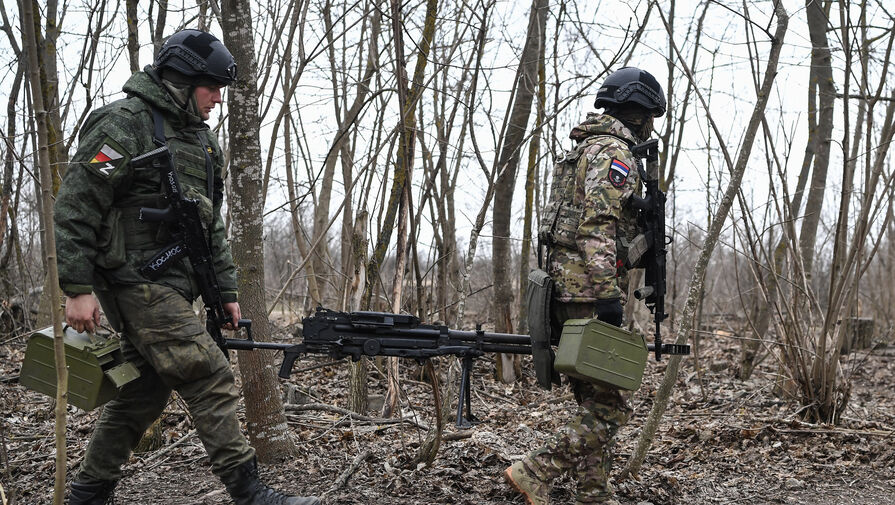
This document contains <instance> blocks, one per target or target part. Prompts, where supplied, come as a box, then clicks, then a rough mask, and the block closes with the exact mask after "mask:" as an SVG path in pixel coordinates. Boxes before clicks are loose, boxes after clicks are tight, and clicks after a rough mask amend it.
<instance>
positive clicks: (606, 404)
mask: <svg viewBox="0 0 895 505" xmlns="http://www.w3.org/2000/svg"><path fill="white" fill-rule="evenodd" d="M593 310H594V308H593V304H589V303H553V306H552V307H551V312H552V314H551V322H552V324H553V325H554V328H553V330H554V331H559V333H561V332H562V322H564V321H566V320H568V319H584V318H591V317H593ZM557 326H558V327H557ZM559 333H557V334H559ZM569 382H570V383H571V386H572V392H573V393H574V394H575V400H576V401H577V402H578V408H577V409H576V411H575V413H574V414H573V416H572V418H571V419H570V420H569V422H568V423H566V424H565V425H564V426H562V427H561V428H560V429H559V430H558V431H557V433H556V434H554V435H553V436H552V437H551V438H550V440H548V441H547V444H546V445H545V446H543V447H541V448H539V449H536V450H535V451H533V452H532V453H531V454H529V455H528V456H527V457H526V458H525V459H523V460H522V461H523V464H524V465H525V466H526V467H527V469H528V470H529V471H530V472H531V473H533V474H535V475H536V476H537V477H538V478H539V479H541V480H543V481H544V482H548V483H549V482H550V481H552V480H553V479H555V478H557V477H559V476H560V475H561V474H563V473H567V472H570V473H572V474H573V475H574V476H575V477H576V480H577V494H576V498H575V500H576V503H577V504H590V503H603V502H605V501H606V500H608V499H609V498H611V496H612V491H611V489H610V488H609V473H610V470H611V469H612V459H613V452H612V451H613V447H614V445H615V444H614V441H615V440H614V439H615V435H616V433H618V429H619V428H620V427H621V426H623V425H624V424H625V423H626V422H628V419H629V418H630V416H631V408H630V406H629V405H628V400H627V394H625V393H623V392H622V391H619V390H618V389H613V388H607V387H604V386H601V385H598V384H594V383H590V382H585V381H581V380H577V379H574V378H571V377H570V378H569Z"/></svg>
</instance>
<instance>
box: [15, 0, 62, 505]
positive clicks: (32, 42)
mask: <svg viewBox="0 0 895 505" xmlns="http://www.w3.org/2000/svg"><path fill="white" fill-rule="evenodd" d="M20 5H21V6H22V25H23V28H24V45H25V49H26V51H27V53H28V67H29V69H28V73H29V79H30V81H31V105H32V107H33V108H34V116H35V119H36V121H37V139H38V140H37V144H38V153H37V154H38V158H37V163H36V164H37V166H38V168H39V170H40V195H41V212H42V213H43V216H44V217H43V223H44V227H43V234H42V235H43V244H44V255H45V257H46V264H47V282H46V284H47V287H48V288H49V289H48V292H45V293H44V297H47V298H49V300H50V301H51V303H50V314H51V319H52V324H53V354H54V357H55V361H56V408H55V416H56V426H55V428H56V429H55V434H56V437H55V439H56V472H55V480H54V483H53V503H54V504H55V505H62V501H63V499H64V496H65V470H66V463H65V462H66V456H67V449H66V441H65V426H66V419H67V417H66V415H67V407H68V370H67V368H66V365H65V344H64V342H63V340H62V335H63V334H62V313H61V312H60V310H59V300H60V299H61V293H60V292H59V272H58V270H57V269H56V237H55V235H54V233H53V195H54V193H53V175H52V173H51V168H50V147H49V145H48V144H47V142H48V133H47V129H48V128H47V123H48V114H47V110H46V108H45V107H44V92H45V90H44V88H43V86H42V82H41V78H40V70H41V65H40V63H39V62H38V51H37V35H36V33H35V30H34V26H35V25H36V24H37V22H36V16H35V15H34V11H33V5H32V3H31V2H29V1H27V0H25V1H24V2H22V3H21V4H20Z"/></svg>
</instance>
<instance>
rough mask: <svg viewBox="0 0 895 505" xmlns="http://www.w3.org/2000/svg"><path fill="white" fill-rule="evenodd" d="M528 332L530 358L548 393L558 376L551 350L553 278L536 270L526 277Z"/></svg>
mask: <svg viewBox="0 0 895 505" xmlns="http://www.w3.org/2000/svg"><path fill="white" fill-rule="evenodd" d="M525 296H526V298H527V300H526V302H527V305H528V333H529V335H531V357H532V359H533V360H534V367H535V375H536V376H537V379H538V386H541V387H542V388H544V389H547V390H549V389H550V388H551V387H552V384H556V385H557V386H558V385H559V384H560V382H559V374H558V373H557V372H556V370H554V369H553V359H554V353H553V348H552V347H550V343H551V342H550V340H551V339H550V337H551V335H550V334H551V331H550V301H551V299H552V298H553V279H551V278H550V276H549V275H547V272H545V271H543V270H541V269H540V268H536V269H534V270H532V271H531V272H530V273H529V274H528V290H527V291H526V295H525Z"/></svg>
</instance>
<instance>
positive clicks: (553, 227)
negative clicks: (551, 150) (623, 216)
mask: <svg viewBox="0 0 895 505" xmlns="http://www.w3.org/2000/svg"><path fill="white" fill-rule="evenodd" d="M604 135H609V134H600V135H593V136H591V137H588V138H586V139H584V140H583V141H581V142H580V143H579V144H578V145H577V146H576V147H575V148H574V149H572V150H570V151H565V152H564V153H563V155H562V156H561V157H560V158H558V159H557V160H556V161H555V162H554V165H553V181H552V184H551V186H550V198H549V200H548V203H547V205H546V206H545V207H544V213H543V216H542V219H541V226H540V227H539V228H538V240H539V244H540V246H541V247H538V265H539V266H540V267H542V268H544V267H545V266H546V265H545V263H543V261H542V257H541V254H542V252H541V249H542V247H545V248H546V249H547V253H548V256H549V253H550V250H551V249H553V248H554V247H556V246H561V247H565V248H567V249H571V250H573V251H575V250H578V243H577V242H576V240H575V239H576V236H577V234H578V225H579V224H580V222H581V217H582V216H583V214H584V208H583V207H582V206H581V205H576V204H575V191H576V182H577V175H578V170H579V163H580V161H581V154H582V153H583V152H584V150H585V149H586V148H587V147H589V146H590V145H592V144H593V143H595V142H596V141H597V139H598V138H599V137H602V136H604ZM612 136H614V135H612ZM616 138H618V139H620V140H622V141H623V142H625V143H626V144H630V142H629V141H628V140H626V139H624V138H622V137H616ZM637 170H638V172H640V171H642V170H641V166H640V160H637ZM630 221H631V224H633V225H634V226H633V227H631V228H632V229H621V228H624V227H621V228H620V229H619V230H618V232H619V233H618V237H616V238H617V240H616V251H617V255H618V257H619V258H621V259H622V260H623V262H624V267H625V268H637V266H638V265H637V260H639V258H640V256H641V255H642V253H643V251H642V250H641V249H642V247H640V244H641V242H642V240H641V239H642V234H641V230H640V229H639V227H638V226H637V223H636V220H634V219H631V220H630ZM629 237H635V238H634V239H629ZM629 248H631V249H632V251H631V252H633V253H634V254H635V255H636V257H629ZM632 260H633V261H632Z"/></svg>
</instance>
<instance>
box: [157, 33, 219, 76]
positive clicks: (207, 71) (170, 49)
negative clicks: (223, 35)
mask: <svg viewBox="0 0 895 505" xmlns="http://www.w3.org/2000/svg"><path fill="white" fill-rule="evenodd" d="M152 66H154V67H155V68H156V69H158V70H159V71H160V72H162V75H163V76H164V77H165V78H168V77H169V75H171V74H173V76H174V79H172V80H183V79H184V78H185V79H186V80H188V81H190V84H193V85H197V86H204V85H220V86H228V85H229V84H231V83H232V82H233V81H234V80H236V62H235V61H233V55H231V54H230V51H228V50H227V48H226V47H225V46H224V44H223V43H222V42H221V41H220V40H218V39H217V37H215V36H214V35H212V34H210V33H206V32H203V31H199V30H189V29H188V30H181V31H179V32H177V33H175V34H174V35H171V36H170V37H168V40H166V41H165V44H164V45H163V46H162V49H161V50H160V51H159V52H158V56H156V58H155V62H153V64H152ZM169 70H173V71H174V72H173V73H172V72H166V71H169ZM177 74H180V75H177Z"/></svg>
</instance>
